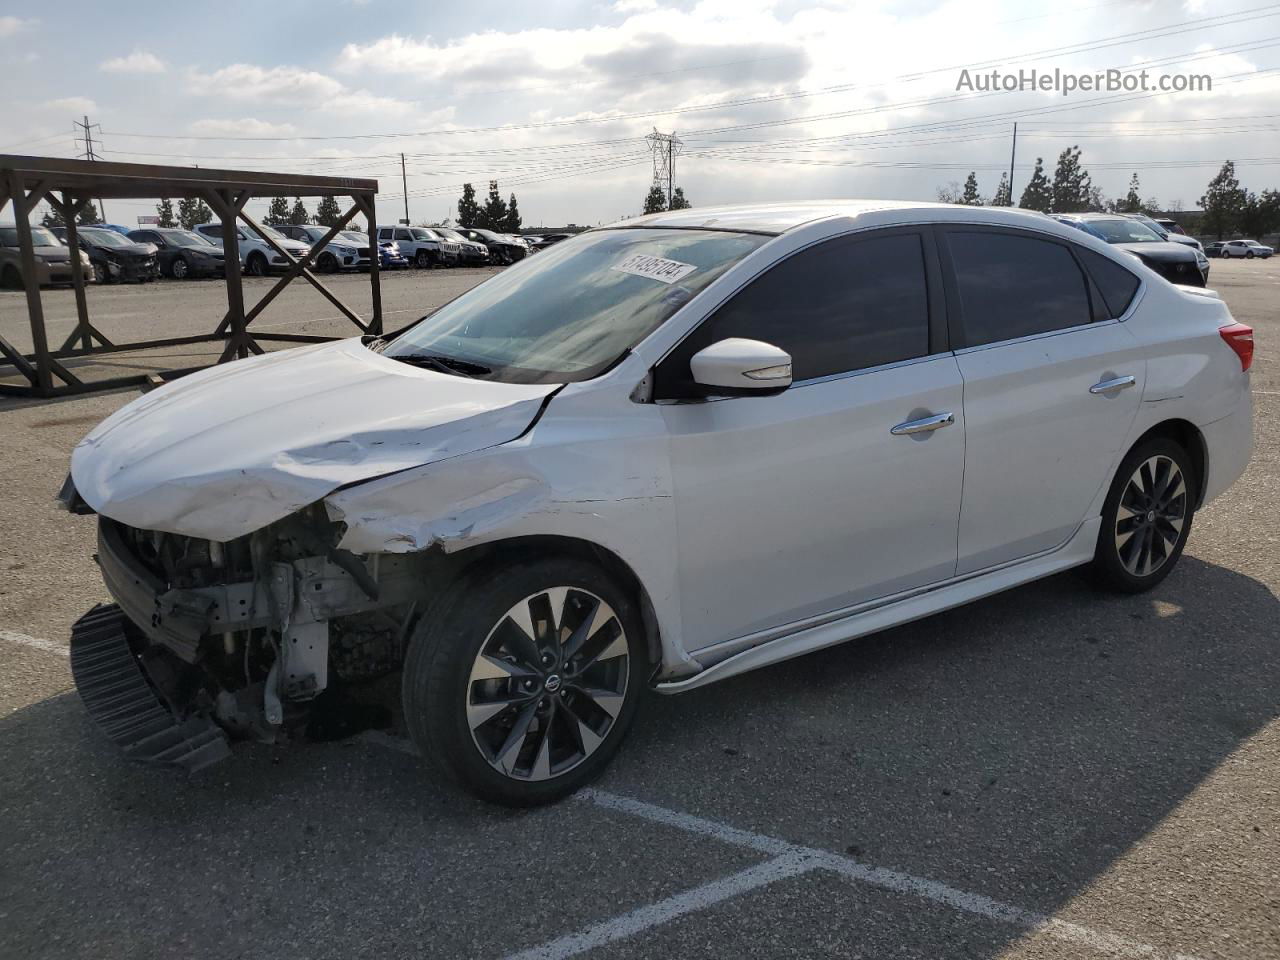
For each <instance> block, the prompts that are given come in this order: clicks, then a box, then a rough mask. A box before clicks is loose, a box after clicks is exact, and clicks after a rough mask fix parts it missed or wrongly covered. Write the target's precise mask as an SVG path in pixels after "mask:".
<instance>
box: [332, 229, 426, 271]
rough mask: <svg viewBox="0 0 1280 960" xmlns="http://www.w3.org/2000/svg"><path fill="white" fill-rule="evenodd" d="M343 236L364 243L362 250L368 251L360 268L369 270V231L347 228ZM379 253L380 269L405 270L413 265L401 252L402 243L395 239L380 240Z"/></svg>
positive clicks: (362, 257) (363, 256)
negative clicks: (362, 231) (363, 231)
mask: <svg viewBox="0 0 1280 960" xmlns="http://www.w3.org/2000/svg"><path fill="white" fill-rule="evenodd" d="M341 236H343V237H344V238H345V239H346V241H347V242H348V243H356V242H361V243H363V244H364V246H363V247H361V250H362V251H366V255H362V256H361V259H360V269H361V270H368V269H369V258H368V256H367V251H368V249H369V235H368V234H367V233H361V232H360V231H359V230H347V231H343V233H342V234H341ZM378 255H379V257H378V269H379V270H403V269H405V268H407V267H409V266H412V264H410V263H409V261H408V259H407V258H406V257H405V256H404V255H403V254H401V253H400V245H399V244H398V243H396V242H395V241H394V240H379V241H378Z"/></svg>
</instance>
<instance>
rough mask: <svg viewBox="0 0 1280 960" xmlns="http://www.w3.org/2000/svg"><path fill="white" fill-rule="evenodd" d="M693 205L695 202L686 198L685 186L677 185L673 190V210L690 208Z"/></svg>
mask: <svg viewBox="0 0 1280 960" xmlns="http://www.w3.org/2000/svg"><path fill="white" fill-rule="evenodd" d="M692 206H693V204H691V203H690V202H689V201H688V200H686V199H685V196H684V187H676V188H675V189H674V190H673V191H671V209H672V210H688V209H689V208H690V207H692Z"/></svg>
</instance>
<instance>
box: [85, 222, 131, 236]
mask: <svg viewBox="0 0 1280 960" xmlns="http://www.w3.org/2000/svg"><path fill="white" fill-rule="evenodd" d="M86 226H89V224H86ZM92 226H94V227H97V228H98V229H99V230H114V231H115V232H116V233H118V234H120V236H122V237H127V236H128V235H129V231H131V230H132V229H133V228H132V227H125V226H122V225H121V224H118V223H95V224H92Z"/></svg>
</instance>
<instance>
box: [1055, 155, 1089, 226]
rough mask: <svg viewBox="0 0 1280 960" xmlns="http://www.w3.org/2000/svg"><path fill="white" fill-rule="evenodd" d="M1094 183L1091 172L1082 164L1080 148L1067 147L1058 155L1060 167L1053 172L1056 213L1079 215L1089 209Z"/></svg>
mask: <svg viewBox="0 0 1280 960" xmlns="http://www.w3.org/2000/svg"><path fill="white" fill-rule="evenodd" d="M1092 188H1093V183H1092V181H1091V180H1090V179H1089V172H1088V171H1087V170H1085V168H1084V167H1083V166H1082V165H1081V164H1080V148H1079V147H1067V149H1065V150H1063V151H1062V153H1060V154H1058V167H1057V169H1056V170H1054V172H1053V200H1052V203H1053V205H1052V207H1051V208H1050V209H1052V210H1053V212H1054V213H1079V212H1080V211H1082V210H1088V209H1089V201H1090V200H1091V199H1092V196H1093V195H1092Z"/></svg>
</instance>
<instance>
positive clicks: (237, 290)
mask: <svg viewBox="0 0 1280 960" xmlns="http://www.w3.org/2000/svg"><path fill="white" fill-rule="evenodd" d="M245 199H246V200H247V199H248V197H247V196H246V197H245ZM209 203H210V204H211V205H212V206H213V208H214V210H215V211H217V214H218V218H219V219H220V220H221V221H222V263H223V270H224V272H225V273H226V278H227V317H228V319H230V321H231V339H230V340H228V341H227V348H226V350H224V351H223V352H222V356H221V357H220V358H219V360H218V362H219V363H222V362H223V361H225V360H230V359H231V358H232V357H233V356H234V357H240V358H244V357H247V356H248V355H249V348H248V347H247V346H246V345H245V339H246V337H245V330H244V285H243V283H242V281H241V277H240V239H239V236H238V234H239V230H240V226H239V224H237V223H236V217H237V216H238V215H239V213H240V207H242V206H243V205H244V201H241V202H240V203H239V204H237V203H236V201H235V199H233V198H232V196H231V191H230V190H210V191H209Z"/></svg>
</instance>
